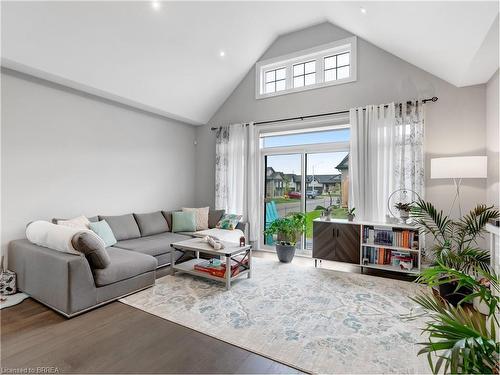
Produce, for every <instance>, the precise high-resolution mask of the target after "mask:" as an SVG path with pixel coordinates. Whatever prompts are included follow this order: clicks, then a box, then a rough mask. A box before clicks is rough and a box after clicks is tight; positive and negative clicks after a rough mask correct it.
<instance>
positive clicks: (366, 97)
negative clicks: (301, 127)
mask: <svg viewBox="0 0 500 375" xmlns="http://www.w3.org/2000/svg"><path fill="white" fill-rule="evenodd" d="M351 35H352V34H350V33H348V32H347V31H345V30H343V29H340V28H338V27H336V26H334V25H332V24H329V23H323V24H320V25H316V26H313V27H310V28H307V29H304V30H300V31H297V32H294V33H291V34H287V35H284V36H281V37H280V38H278V39H277V40H276V41H275V42H274V43H273V44H272V45H271V46H270V48H269V49H268V50H267V51H266V52H265V53H264V55H263V56H262V58H261V59H267V58H271V57H276V56H280V55H283V54H287V53H291V52H294V51H298V50H302V49H306V48H310V47H313V46H317V45H321V44H324V43H328V42H332V41H335V40H338V39H342V38H346V37H349V36H351ZM409 43H411V41H410V42H409ZM357 76H358V80H357V81H356V82H354V83H348V84H343V85H338V86H330V87H326V88H321V89H316V90H310V91H304V92H300V93H294V94H288V95H282V96H277V97H274V98H267V99H260V100H257V99H255V67H252V69H250V71H249V72H248V74H247V75H246V77H245V78H244V79H243V80H242V82H241V83H240V84H239V86H238V87H237V88H236V89H235V90H234V92H233V93H232V94H231V96H230V97H229V98H228V99H227V100H226V102H225V103H224V104H223V105H222V107H221V108H220V109H219V110H218V111H217V113H216V114H215V115H214V116H213V118H212V119H211V120H210V122H209V124H208V125H207V126H203V127H201V128H199V129H197V134H196V137H197V140H198V146H197V151H198V152H197V163H196V168H197V169H196V174H197V176H198V178H199V179H201V180H203V181H204V182H205V184H198V186H199V188H198V189H197V191H196V196H197V203H198V204H200V205H201V204H213V202H214V178H215V177H214V160H215V140H214V134H213V132H211V131H210V129H209V128H210V127H211V126H218V125H221V124H231V123H236V122H246V121H259V120H272V119H278V118H282V117H293V116H300V115H307V114H317V113H325V112H332V111H341V110H346V109H349V108H352V107H357V106H365V105H367V104H380V103H389V102H392V101H400V100H401V101H403V100H408V99H412V98H428V97H432V96H437V97H439V101H438V102H436V103H432V104H428V105H427V111H426V114H427V117H426V120H427V121H426V143H425V151H426V167H427V171H429V165H430V158H432V157H436V156H444V155H484V154H485V153H486V145H485V137H486V120H485V100H486V99H485V95H486V89H485V85H479V86H471V87H465V88H457V87H455V86H453V85H451V84H449V83H447V82H445V81H443V80H441V79H439V78H437V77H435V76H433V75H431V74H429V73H427V72H425V71H423V70H421V69H419V68H417V67H415V66H413V65H411V64H409V63H407V62H405V61H403V60H401V59H399V58H397V57H395V56H394V55H391V54H389V53H388V52H386V51H384V50H382V49H380V48H378V47H376V46H374V45H373V44H371V43H368V42H366V41H365V40H362V39H359V38H358V74H357ZM426 186H427V187H426V198H427V199H429V200H431V201H432V202H434V203H436V204H437V205H438V206H440V207H442V208H443V209H447V208H448V207H449V206H450V205H451V202H452V200H453V188H452V182H451V181H438V180H430V179H427V181H426ZM485 187H486V181H485V180H468V181H464V183H463V189H462V197H463V208H464V209H467V208H470V207H471V206H472V205H474V204H475V203H477V202H484V201H485V199H486V193H485V191H486V189H485Z"/></svg>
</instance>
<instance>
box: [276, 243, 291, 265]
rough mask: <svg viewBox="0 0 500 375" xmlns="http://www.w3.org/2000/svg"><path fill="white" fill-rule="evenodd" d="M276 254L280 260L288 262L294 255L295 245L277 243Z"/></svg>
mask: <svg viewBox="0 0 500 375" xmlns="http://www.w3.org/2000/svg"><path fill="white" fill-rule="evenodd" d="M276 254H277V255H278V259H279V261H280V262H283V263H290V262H291V261H292V259H293V257H294V256H295V245H281V244H278V243H277V244H276Z"/></svg>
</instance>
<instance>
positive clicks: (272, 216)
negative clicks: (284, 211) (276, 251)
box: [266, 201, 280, 245]
mask: <svg viewBox="0 0 500 375" xmlns="http://www.w3.org/2000/svg"><path fill="white" fill-rule="evenodd" d="M279 218H280V215H279V214H278V209H277V208H276V202H275V201H271V202H267V203H266V229H267V228H269V225H271V223H272V222H274V221H275V220H277V219H279ZM272 244H274V240H273V236H272V235H267V236H266V245H272Z"/></svg>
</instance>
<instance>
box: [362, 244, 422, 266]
mask: <svg viewBox="0 0 500 375" xmlns="http://www.w3.org/2000/svg"><path fill="white" fill-rule="evenodd" d="M363 259H367V260H368V263H369V264H376V265H389V266H395V267H399V268H401V269H404V270H408V271H409V270H412V269H413V268H415V267H417V265H418V254H413V253H411V252H409V251H396V250H393V249H386V248H384V247H371V246H370V247H363Z"/></svg>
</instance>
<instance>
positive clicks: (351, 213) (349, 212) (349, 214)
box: [347, 207, 356, 221]
mask: <svg viewBox="0 0 500 375" xmlns="http://www.w3.org/2000/svg"><path fill="white" fill-rule="evenodd" d="M355 210H356V207H353V208H350V209H348V210H347V220H349V221H353V220H354V217H355V216H356V214H355V213H354V211H355Z"/></svg>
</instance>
